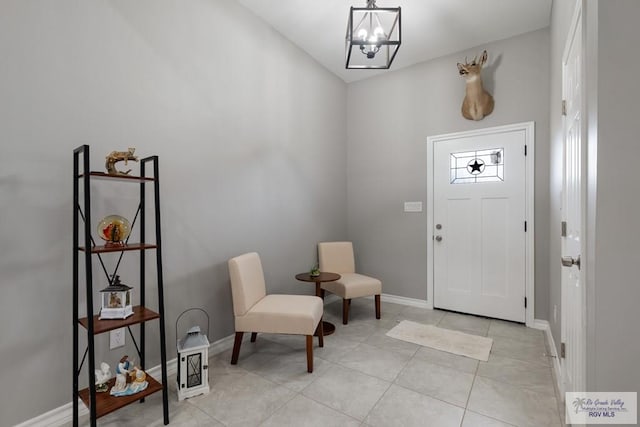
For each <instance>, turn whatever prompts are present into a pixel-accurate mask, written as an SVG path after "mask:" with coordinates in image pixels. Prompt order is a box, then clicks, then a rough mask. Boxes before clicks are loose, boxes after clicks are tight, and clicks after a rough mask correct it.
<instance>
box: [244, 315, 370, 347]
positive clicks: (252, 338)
mask: <svg viewBox="0 0 640 427" xmlns="http://www.w3.org/2000/svg"><path fill="white" fill-rule="evenodd" d="M378 319H379V317H378ZM257 337H258V333H257V332H251V342H256V338H257Z"/></svg>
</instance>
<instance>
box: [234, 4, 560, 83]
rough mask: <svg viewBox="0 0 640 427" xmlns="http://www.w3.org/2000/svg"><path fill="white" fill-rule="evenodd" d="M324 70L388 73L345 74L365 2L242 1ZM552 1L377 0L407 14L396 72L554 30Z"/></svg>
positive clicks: (354, 77) (349, 78)
mask: <svg viewBox="0 0 640 427" xmlns="http://www.w3.org/2000/svg"><path fill="white" fill-rule="evenodd" d="M237 1H238V2H239V3H241V4H243V5H245V6H246V7H247V8H249V9H250V10H251V11H253V12H254V13H255V14H256V15H258V16H259V17H261V18H262V19H263V20H265V21H266V22H267V23H269V24H270V25H271V26H272V27H274V28H275V29H276V30H277V31H278V32H280V33H281V34H283V35H284V36H285V37H286V38H288V39H289V40H291V41H292V42H293V43H295V44H296V45H298V46H299V47H300V48H302V49H303V50H305V51H306V52H308V53H309V54H310V55H311V56H312V57H313V58H315V59H316V60H317V61H318V62H320V63H321V64H322V65H324V66H325V67H327V68H328V69H329V70H331V71H332V72H333V73H335V74H336V75H338V76H339V77H340V78H342V79H343V80H344V81H345V82H352V81H355V80H360V79H363V78H367V77H370V76H372V75H375V74H379V73H384V72H387V71H385V70H346V69H345V64H344V62H345V60H344V38H345V33H346V25H347V17H348V15H349V8H350V7H351V6H356V7H364V6H365V5H366V0H237ZM551 1H552V0H377V2H376V4H377V6H378V7H397V6H400V7H401V8H402V45H401V46H400V49H399V50H398V55H397V56H396V58H395V60H394V62H393V64H392V65H391V70H397V69H399V68H402V67H407V66H409V65H412V64H416V63H419V62H423V61H427V60H429V59H433V58H437V57H440V56H444V55H449V54H452V53H455V52H459V51H462V50H466V49H469V48H471V47H475V46H482V45H483V44H485V43H488V42H491V41H494V40H501V39H505V38H509V37H512V36H515V35H518V34H523V33H527V32H529V31H534V30H537V29H540V28H544V27H546V26H548V25H549V19H550V15H551Z"/></svg>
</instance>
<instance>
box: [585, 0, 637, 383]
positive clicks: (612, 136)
mask: <svg viewBox="0 0 640 427" xmlns="http://www.w3.org/2000/svg"><path fill="white" fill-rule="evenodd" d="M597 8H598V14H597V16H598V22H597V25H598V46H597V61H598V62H597V66H598V70H597V178H596V182H597V201H596V202H595V206H596V208H595V209H596V212H595V239H594V241H593V244H594V246H595V247H594V251H595V255H594V258H593V262H594V263H595V265H594V266H593V267H594V270H595V271H594V273H595V274H594V275H593V276H592V278H591V279H592V280H591V283H590V284H589V285H590V288H592V290H593V300H592V301H590V305H589V306H588V307H589V309H591V310H592V311H593V313H592V314H593V315H592V316H591V321H590V325H589V326H590V334H589V335H590V336H591V337H592V339H593V343H592V347H591V348H592V349H593V353H591V352H590V353H588V357H589V358H588V359H587V363H588V365H587V381H588V382H587V387H588V389H589V390H598V391H638V390H639V389H640V370H638V361H639V360H640V340H638V325H640V310H638V302H640V283H639V282H638V271H637V268H636V267H637V265H638V262H640V245H639V244H638V242H640V227H639V226H638V218H640V201H639V199H638V187H639V185H638V184H639V182H640V180H639V179H638V173H637V171H638V158H640V144H639V143H640V141H639V139H638V126H637V121H638V118H637V117H638V100H639V99H640V85H638V84H637V82H634V81H633V80H630V79H629V73H628V70H634V69H638V68H639V67H640V58H638V55H634V54H633V52H637V41H638V33H637V28H638V27H637V25H638V24H637V23H638V18H639V17H640V2H638V1H634V0H617V1H615V2H609V1H599V2H598V4H597ZM594 177H595V173H594Z"/></svg>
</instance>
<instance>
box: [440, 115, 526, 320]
mask: <svg viewBox="0 0 640 427" xmlns="http://www.w3.org/2000/svg"><path fill="white" fill-rule="evenodd" d="M516 130H522V131H524V132H525V144H526V145H527V156H526V158H525V182H526V183H525V211H526V212H525V215H526V218H525V221H527V232H526V234H525V245H526V250H525V256H526V259H525V297H526V298H527V308H526V309H525V321H526V325H527V326H529V327H532V326H533V324H534V313H535V238H534V236H535V197H534V196H535V154H536V153H535V141H536V138H535V124H534V122H532V121H531V122H522V123H514V124H510V125H504V126H494V127H490V128H484V129H476V130H471V131H465V132H456V133H449V134H445V135H436V136H429V137H427V305H428V308H433V281H434V279H433V227H434V225H433V194H434V188H433V162H434V154H433V150H434V145H435V142H437V141H443V140H449V139H456V138H463V137H470V136H477V135H487V134H492V133H498V132H511V131H516Z"/></svg>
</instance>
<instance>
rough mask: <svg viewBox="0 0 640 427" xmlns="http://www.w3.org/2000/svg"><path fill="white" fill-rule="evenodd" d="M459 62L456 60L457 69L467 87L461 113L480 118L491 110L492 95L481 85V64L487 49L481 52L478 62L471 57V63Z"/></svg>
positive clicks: (469, 117) (465, 116)
mask: <svg viewBox="0 0 640 427" xmlns="http://www.w3.org/2000/svg"><path fill="white" fill-rule="evenodd" d="M464 61H465V63H464V64H461V63H459V62H458V71H459V72H460V75H461V76H462V77H464V79H465V81H466V83H467V87H466V94H465V96H464V101H463V102H462V115H463V116H464V118H465V119H469V120H482V119H483V118H484V116H488V115H489V114H491V112H492V111H493V96H491V94H490V93H489V92H487V91H486V90H485V89H484V87H483V86H482V76H481V75H480V73H481V71H482V66H483V65H484V63H485V62H487V51H486V50H485V51H484V52H482V57H481V58H480V61H479V62H478V61H477V60H476V58H473V61H471V63H468V62H467V59H466V58H465V60H464Z"/></svg>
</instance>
